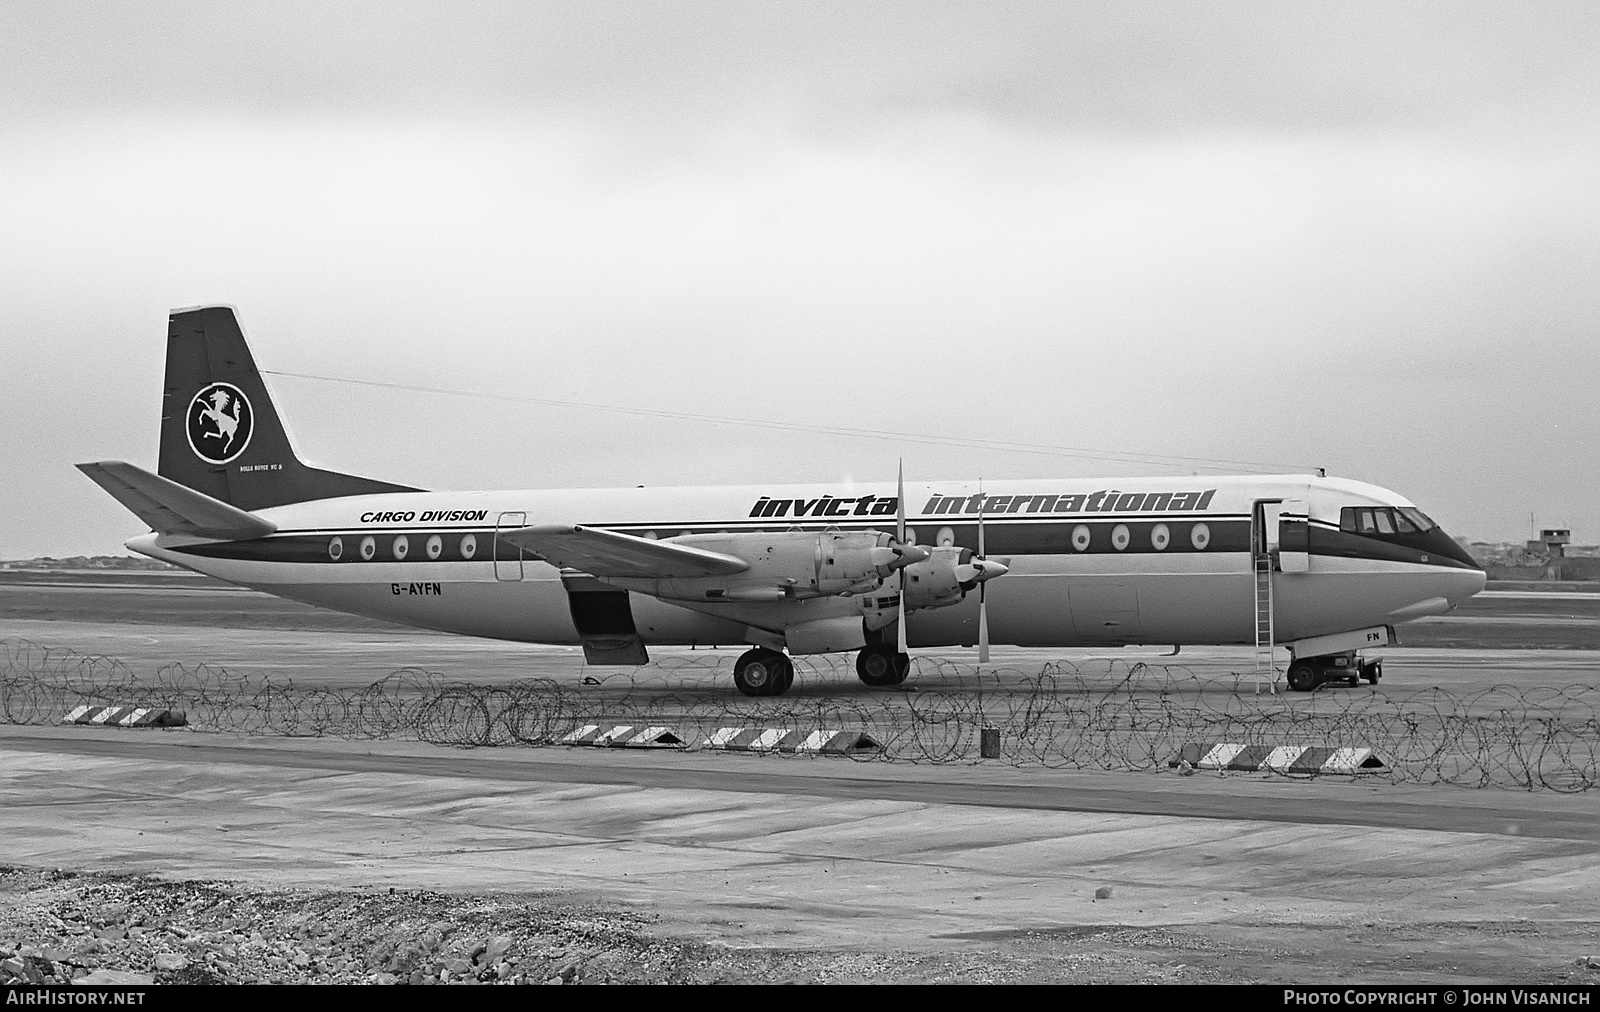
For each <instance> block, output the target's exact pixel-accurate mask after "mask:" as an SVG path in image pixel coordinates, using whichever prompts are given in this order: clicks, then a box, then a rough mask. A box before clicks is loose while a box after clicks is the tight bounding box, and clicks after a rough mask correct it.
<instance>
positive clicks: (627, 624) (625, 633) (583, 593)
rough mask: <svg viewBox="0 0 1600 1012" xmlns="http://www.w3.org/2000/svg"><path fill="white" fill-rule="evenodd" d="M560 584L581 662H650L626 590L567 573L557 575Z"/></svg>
mask: <svg viewBox="0 0 1600 1012" xmlns="http://www.w3.org/2000/svg"><path fill="white" fill-rule="evenodd" d="M561 585H562V586H563V587H565V588H566V590H567V604H568V606H569V607H570V608H571V609H572V625H573V627H574V628H576V629H577V630H578V640H579V641H580V642H581V643H582V644H583V659H584V660H585V661H587V662H588V663H590V664H595V665H605V664H613V665H628V664H634V665H637V664H648V663H650V655H649V653H647V652H646V651H645V648H644V637H642V636H640V635H639V629H638V627H637V626H635V625H634V622H633V606H632V605H631V604H630V603H629V600H628V592H627V591H625V590H618V589H617V588H616V587H613V586H610V585H609V584H605V583H601V582H600V581H599V580H596V579H595V578H594V577H592V576H587V575H584V574H582V573H574V572H571V571H566V572H563V573H562V574H561Z"/></svg>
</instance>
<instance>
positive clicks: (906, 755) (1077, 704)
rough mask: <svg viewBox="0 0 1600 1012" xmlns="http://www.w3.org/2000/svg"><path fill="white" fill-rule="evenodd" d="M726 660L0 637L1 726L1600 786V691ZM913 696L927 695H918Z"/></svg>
mask: <svg viewBox="0 0 1600 1012" xmlns="http://www.w3.org/2000/svg"><path fill="white" fill-rule="evenodd" d="M728 663H729V657H728V655H726V654H722V655H714V654H702V655H697V656H677V655H668V656H666V657H663V658H662V659H660V660H658V661H656V662H654V663H652V664H650V665H648V666H647V667H645V668H643V669H640V670H638V671H637V672H624V673H609V674H604V675H593V674H590V675H588V676H586V677H585V678H583V679H582V683H581V684H575V683H574V682H572V681H565V682H563V681H556V680H554V679H549V678H530V679H521V680H517V681H512V682H508V683H504V684H496V685H484V684H476V683H472V682H467V681H459V680H452V679H449V678H447V677H446V676H445V675H443V674H441V673H439V672H435V671H428V670H424V669H420V668H402V669H398V670H396V671H393V672H391V673H389V674H387V675H385V676H383V677H381V678H379V679H377V680H375V681H373V682H370V683H368V684H364V685H359V686H354V687H349V688H335V687H329V686H326V685H317V686H306V685H301V684H297V683H296V682H294V681H293V680H291V679H285V678H274V677H268V676H262V675H249V674H238V673H235V672H234V671H232V670H230V669H228V668H225V667H219V666H215V665H211V664H204V663H202V664H184V663H171V664H166V665H163V666H161V667H159V668H158V669H156V670H155V671H154V672H153V673H151V674H148V675H143V676H141V675H139V674H137V673H136V672H135V671H134V670H133V669H132V668H130V667H129V666H128V664H127V663H125V662H124V661H122V660H119V659H117V658H113V657H108V656H104V655H96V654H84V653H79V652H77V651H75V650H70V649H60V648H52V647H47V646H43V645H40V644H38V643H34V642H31V641H28V640H20V639H0V720H3V721H4V722H5V723H9V724H46V723H56V722H59V721H61V720H63V719H64V718H65V717H66V715H67V714H68V713H69V712H71V711H72V709H73V708H75V707H77V706H82V705H102V706H105V705H128V706H142V707H151V708H157V709H164V710H182V711H184V712H185V714H186V716H187V719H188V723H189V724H190V725H191V726H193V727H195V728H199V729H203V730H209V731H221V732H229V733H236V734H249V735H282V736H293V737H324V736H328V737H340V738H350V739H386V738H410V739H415V740H420V741H424V742H428V743H431V744H436V745H447V746H455V747H463V748H476V747H487V746H512V745H522V746H538V745H547V744H551V743H554V742H556V741H557V740H558V739H559V738H560V737H561V736H563V735H565V734H568V733H570V732H571V731H573V730H574V729H576V728H578V727H580V726H584V725H588V724H617V725H624V724H627V725H635V726H657V725H659V726H666V727H668V728H671V729H672V730H674V731H675V732H676V733H678V734H679V735H680V736H681V737H683V739H684V740H685V741H687V742H689V743H690V744H691V745H695V744H698V743H699V742H702V741H704V740H706V739H707V738H709V737H710V736H711V735H712V734H713V733H715V732H716V731H717V729H719V728H723V727H768V728H788V729H806V728H809V729H829V730H851V731H860V732H861V733H864V734H866V735H868V736H870V737H871V738H873V739H874V740H875V741H876V742H878V743H879V744H880V745H881V746H882V747H881V750H880V751H878V752H876V753H872V754H868V755H860V756H857V758H858V759H861V760H867V761H872V760H891V761H909V762H925V763H953V762H969V761H973V760H975V759H976V758H977V757H978V753H979V747H980V746H979V738H980V732H981V730H982V729H984V728H993V729H996V730H998V731H999V732H1000V735H1001V737H1002V739H1003V740H1004V741H1005V743H1006V747H1005V751H1004V761H1007V762H1010V763H1012V764H1014V765H1019V766H1041V767H1047V768H1054V769H1101V770H1150V769H1157V768H1163V767H1164V766H1165V765H1166V763H1167V762H1168V760H1169V759H1170V758H1171V757H1172V756H1173V755H1175V754H1176V753H1177V752H1178V751H1179V750H1180V749H1181V748H1182V747H1183V746H1184V745H1185V744H1190V743H1198V744H1206V743H1218V742H1231V743H1238V744H1243V745H1267V746H1272V745H1300V744H1308V745H1309V744H1315V745H1323V746H1328V747H1335V748H1338V747H1349V748H1370V749H1373V750H1374V751H1375V752H1377V753H1378V754H1379V755H1381V756H1382V757H1383V759H1384V760H1385V762H1386V763H1387V764H1388V769H1387V770H1385V771H1383V772H1382V773H1380V774H1377V775H1379V776H1382V777H1386V778H1388V779H1390V780H1392V781H1395V782H1409V783H1424V784H1426V783H1444V784H1455V785H1461V786H1470V787H1507V788H1520V789H1525V790H1553V791H1563V792H1577V791H1586V790H1588V789H1590V788H1592V787H1594V786H1595V784H1596V782H1597V780H1600V721H1597V716H1596V710H1597V704H1600V688H1597V687H1596V686H1593V685H1579V684H1574V685H1567V686H1563V687H1530V688H1522V687H1517V686H1505V685H1502V686H1494V687H1492V688H1489V689H1485V690H1481V691H1475V692H1470V693H1452V692H1449V691H1447V690H1444V689H1441V688H1429V689H1421V690H1416V691H1404V692H1396V691H1392V690H1385V691H1378V690H1376V689H1374V691H1372V692H1370V693H1361V694H1359V695H1354V694H1350V695H1346V694H1341V693H1331V692H1313V693H1295V694H1292V695H1287V694H1285V695H1255V694H1253V693H1252V692H1251V691H1250V686H1251V684H1252V680H1251V679H1250V677H1249V676H1246V675H1236V676H1234V678H1233V679H1232V683H1231V684H1229V683H1228V682H1227V681H1226V680H1223V681H1220V682H1219V680H1218V679H1216V678H1201V677H1200V676H1198V675H1197V674H1196V673H1195V672H1193V671H1192V670H1190V669H1188V668H1186V667H1183V666H1181V665H1161V664H1148V663H1143V662H1140V663H1135V664H1131V665H1130V664H1125V663H1122V662H1100V663H1098V664H1083V665H1079V664H1074V663H1071V662H1068V661H1062V660H1057V661H1050V662H1046V663H1043V664H1041V665H1039V666H1038V667H1037V668H1029V669H1022V668H1017V667H1003V666H1002V667H993V668H986V669H984V670H983V671H982V672H979V671H978V670H977V669H976V668H975V667H973V666H971V665H967V664H962V663H958V662H955V661H951V660H948V659H944V658H933V657H930V658H918V659H917V660H916V661H915V662H914V663H915V669H914V675H913V679H912V682H911V685H910V686H907V687H902V691H893V690H889V691H884V690H867V689H865V688H864V687H862V686H860V685H859V684H858V683H857V682H856V680H855V677H854V672H853V670H851V669H850V666H849V664H848V662H846V661H844V660H842V659H840V658H838V657H834V656H831V655H822V656H811V657H800V658H795V673H796V684H797V685H799V686H803V687H805V688H806V691H803V692H799V693H794V694H791V695H787V696H780V697H774V698H770V699H750V698H746V697H742V696H738V695H735V694H733V692H732V690H731V679H730V677H729V671H728ZM912 687H914V691H906V690H907V689H910V688H912Z"/></svg>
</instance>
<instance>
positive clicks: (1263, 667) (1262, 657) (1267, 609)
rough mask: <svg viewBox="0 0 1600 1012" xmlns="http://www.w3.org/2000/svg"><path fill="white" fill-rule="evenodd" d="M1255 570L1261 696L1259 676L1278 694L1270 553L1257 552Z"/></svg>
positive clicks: (1257, 664) (1257, 684) (1257, 650)
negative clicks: (1264, 678) (1274, 662)
mask: <svg viewBox="0 0 1600 1012" xmlns="http://www.w3.org/2000/svg"><path fill="white" fill-rule="evenodd" d="M1254 554H1255V569H1256V694H1257V695H1260V694H1261V676H1262V675H1263V674H1264V675H1266V678H1267V686H1268V691H1270V692H1271V693H1272V694H1273V695H1277V692H1278V670H1277V668H1276V667H1274V666H1273V656H1272V655H1273V651H1274V649H1275V648H1276V647H1277V642H1276V630H1275V629H1274V628H1273V625H1272V553H1271V552H1268V551H1258V552H1256V553H1254Z"/></svg>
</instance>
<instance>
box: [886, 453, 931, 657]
mask: <svg viewBox="0 0 1600 1012" xmlns="http://www.w3.org/2000/svg"><path fill="white" fill-rule="evenodd" d="M895 495H896V496H897V498H896V499H895V510H894V538H895V540H896V541H898V542H900V544H902V545H903V544H905V543H906V462H905V458H904V457H902V458H900V474H899V478H898V479H897V487H896V490H895ZM924 558H926V555H924ZM897 607H898V608H899V615H898V616H897V618H896V620H895V629H896V630H897V633H896V635H897V636H898V645H897V646H896V649H897V650H899V652H900V653H902V654H903V653H906V571H905V570H904V569H902V570H900V597H899V604H898V605H897Z"/></svg>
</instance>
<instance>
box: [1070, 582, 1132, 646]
mask: <svg viewBox="0 0 1600 1012" xmlns="http://www.w3.org/2000/svg"><path fill="white" fill-rule="evenodd" d="M1067 600H1068V602H1069V604H1070V606H1071V608H1072V625H1073V628H1074V629H1076V630H1077V633H1078V638H1079V639H1081V640H1083V641H1084V642H1086V643H1135V642H1138V641H1139V638H1140V637H1141V636H1143V635H1144V627H1143V623H1141V622H1140V619H1139V592H1138V591H1137V590H1136V589H1134V586H1133V584H1131V583H1115V582H1112V581H1110V580H1107V581H1105V582H1102V581H1100V580H1097V579H1092V578H1091V579H1087V580H1084V581H1083V582H1082V583H1075V584H1073V586H1072V587H1071V588H1070V589H1069V590H1068V591H1067Z"/></svg>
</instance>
